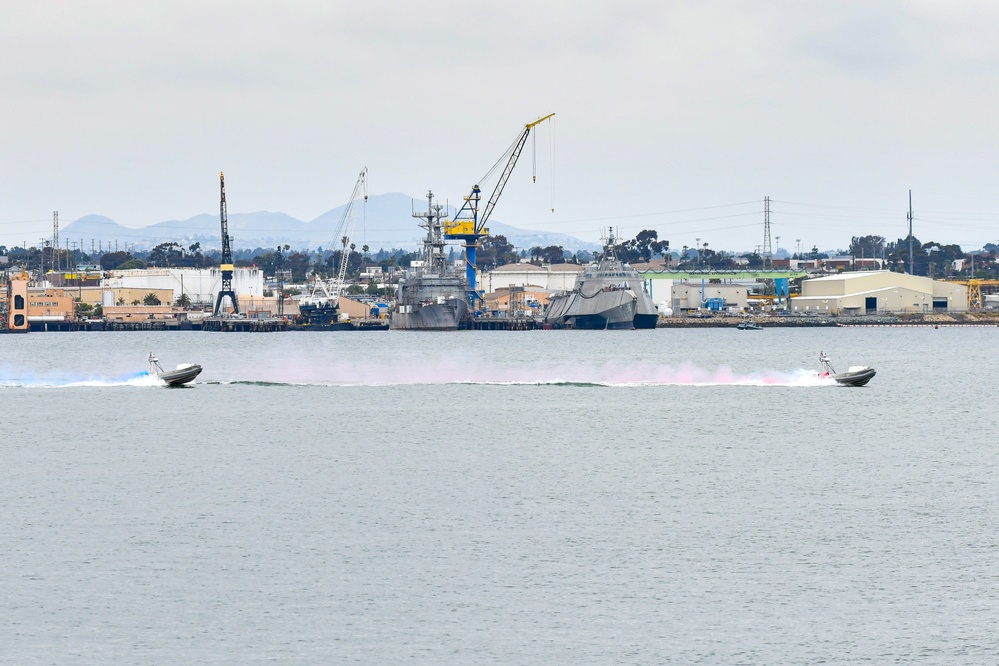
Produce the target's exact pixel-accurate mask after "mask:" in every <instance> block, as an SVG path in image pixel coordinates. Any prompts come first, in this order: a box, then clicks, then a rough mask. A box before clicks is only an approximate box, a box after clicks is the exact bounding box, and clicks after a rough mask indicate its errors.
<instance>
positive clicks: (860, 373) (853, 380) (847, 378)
mask: <svg viewBox="0 0 999 666" xmlns="http://www.w3.org/2000/svg"><path fill="white" fill-rule="evenodd" d="M876 374H877V373H876V372H875V371H874V368H863V369H862V370H851V371H849V372H839V373H836V374H835V375H830V377H832V378H833V379H835V380H836V383H837V384H840V385H841V386H864V385H865V384H867V382H869V381H871V379H873V377H874V375H876Z"/></svg>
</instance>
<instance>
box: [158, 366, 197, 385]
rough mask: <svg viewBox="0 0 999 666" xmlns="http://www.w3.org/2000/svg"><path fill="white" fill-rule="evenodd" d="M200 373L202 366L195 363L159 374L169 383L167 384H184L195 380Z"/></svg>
mask: <svg viewBox="0 0 999 666" xmlns="http://www.w3.org/2000/svg"><path fill="white" fill-rule="evenodd" d="M200 374H201V366H200V365H198V364H196V363H195V364H193V365H188V366H184V367H182V368H177V369H176V370H171V371H169V372H162V373H160V374H159V375H158V376H159V378H160V379H162V380H163V381H165V382H166V383H167V386H183V385H184V384H189V383H190V382H193V381H194V378H195V377H197V376H198V375H200Z"/></svg>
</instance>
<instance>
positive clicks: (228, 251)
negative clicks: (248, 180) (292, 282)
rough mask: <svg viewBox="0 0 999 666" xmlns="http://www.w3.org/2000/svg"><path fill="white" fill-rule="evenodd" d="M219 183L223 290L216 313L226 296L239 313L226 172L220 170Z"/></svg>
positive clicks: (216, 306) (216, 305)
mask: <svg viewBox="0 0 999 666" xmlns="http://www.w3.org/2000/svg"><path fill="white" fill-rule="evenodd" d="M219 183H220V187H221V190H222V201H221V203H219V217H220V218H221V220H222V265H221V266H220V267H219V268H220V269H221V270H222V290H221V291H219V295H218V298H216V299H215V315H214V316H216V317H218V316H219V313H220V312H221V310H222V299H223V298H224V297H226V296H228V297H229V300H230V301H232V311H233V313H234V314H239V301H237V300H236V292H234V291H233V290H232V272H233V268H234V266H233V264H232V248H231V247H230V246H229V221H228V220H227V219H226V210H225V174H224V173H222V172H219Z"/></svg>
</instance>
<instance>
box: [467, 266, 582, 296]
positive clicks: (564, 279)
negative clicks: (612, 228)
mask: <svg viewBox="0 0 999 666" xmlns="http://www.w3.org/2000/svg"><path fill="white" fill-rule="evenodd" d="M583 268H584V267H583V266H581V265H579V264H544V265H542V266H537V265H535V264H527V263H518V264H506V265H505V266H497V267H496V268H494V269H493V270H491V271H489V272H487V273H483V275H482V288H483V290H484V291H486V292H495V291H499V290H500V289H503V288H505V287H531V286H534V287H540V288H541V289H543V290H546V291H549V292H555V291H569V290H570V289H572V288H573V287H574V286H575V285H576V276H578V275H579V274H580V273H581V272H582V270H583Z"/></svg>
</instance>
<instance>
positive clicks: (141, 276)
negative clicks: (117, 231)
mask: <svg viewBox="0 0 999 666" xmlns="http://www.w3.org/2000/svg"><path fill="white" fill-rule="evenodd" d="M103 286H104V287H105V288H106V289H108V290H109V291H106V292H105V298H108V297H109V295H110V294H112V292H111V291H110V289H119V288H124V289H150V290H152V289H172V290H173V298H174V301H176V300H177V299H178V298H180V296H181V294H187V297H188V298H189V299H191V302H192V303H211V304H213V305H214V304H215V298H216V297H217V296H218V293H219V291H221V290H222V271H220V270H219V269H218V268H147V269H136V270H127V271H111V272H110V273H109V274H108V276H107V277H105V278H104V281H103ZM232 290H233V291H234V292H236V297H237V298H240V299H241V298H243V297H244V296H246V297H256V298H260V297H261V296H263V295H264V273H263V271H261V270H260V269H259V268H241V267H236V268H235V269H234V270H233V273H232ZM112 298H113V296H112ZM226 302H227V303H228V301H226ZM104 305H105V306H107V305H114V303H105V304H104Z"/></svg>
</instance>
